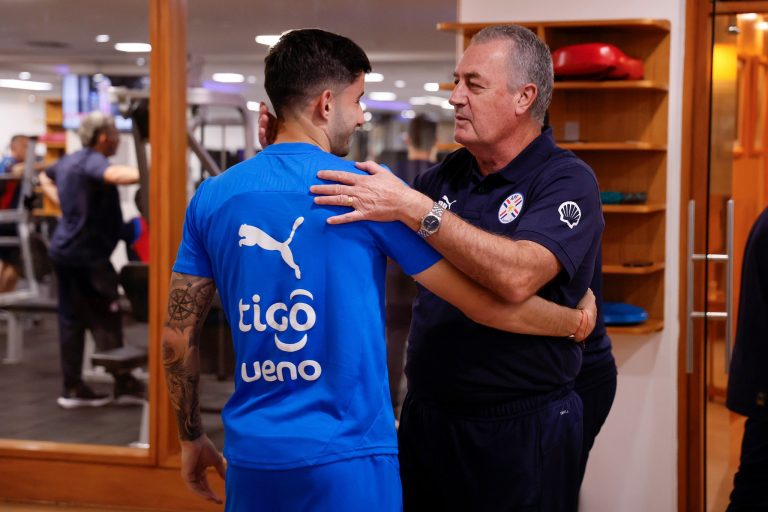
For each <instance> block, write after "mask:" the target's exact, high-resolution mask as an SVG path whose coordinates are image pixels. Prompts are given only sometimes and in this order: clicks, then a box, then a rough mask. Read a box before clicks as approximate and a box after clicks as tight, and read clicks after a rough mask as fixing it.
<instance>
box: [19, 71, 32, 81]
mask: <svg viewBox="0 0 768 512" xmlns="http://www.w3.org/2000/svg"><path fill="white" fill-rule="evenodd" d="M30 78H32V74H31V73H30V72H29V71H22V72H21V73H19V80H29V79H30Z"/></svg>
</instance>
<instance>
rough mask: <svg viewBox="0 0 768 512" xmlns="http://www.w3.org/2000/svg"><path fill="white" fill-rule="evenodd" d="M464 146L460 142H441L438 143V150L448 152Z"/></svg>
mask: <svg viewBox="0 0 768 512" xmlns="http://www.w3.org/2000/svg"><path fill="white" fill-rule="evenodd" d="M463 147H464V146H462V145H461V144H459V143H458V142H447V143H440V144H438V145H437V151H438V152H440V153H446V152H449V151H456V150H457V149H461V148H463Z"/></svg>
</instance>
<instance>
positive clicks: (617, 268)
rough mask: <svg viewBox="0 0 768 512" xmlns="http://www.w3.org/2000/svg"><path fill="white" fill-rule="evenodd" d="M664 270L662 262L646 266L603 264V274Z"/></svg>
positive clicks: (629, 273) (637, 273) (632, 273)
mask: <svg viewBox="0 0 768 512" xmlns="http://www.w3.org/2000/svg"><path fill="white" fill-rule="evenodd" d="M663 270H664V263H653V264H652V265H648V266H647V267H627V266H624V265H608V264H603V274H616V275H644V274H653V273H656V272H661V271H663Z"/></svg>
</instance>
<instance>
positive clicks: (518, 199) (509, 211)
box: [499, 192, 523, 224]
mask: <svg viewBox="0 0 768 512" xmlns="http://www.w3.org/2000/svg"><path fill="white" fill-rule="evenodd" d="M522 209H523V194H521V193H520V192H515V193H514V194H512V195H511V196H509V197H507V198H506V199H505V200H504V202H503V203H501V206H499V222H501V223H502V224H509V223H510V222H512V221H513V220H515V219H516V218H517V216H518V215H520V210H522Z"/></svg>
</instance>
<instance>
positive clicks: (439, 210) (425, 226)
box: [419, 203, 445, 238]
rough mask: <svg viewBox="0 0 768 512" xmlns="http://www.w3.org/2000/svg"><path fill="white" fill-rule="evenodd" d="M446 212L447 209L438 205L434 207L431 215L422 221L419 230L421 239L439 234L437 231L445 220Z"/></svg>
mask: <svg viewBox="0 0 768 512" xmlns="http://www.w3.org/2000/svg"><path fill="white" fill-rule="evenodd" d="M444 211H445V208H443V207H442V206H440V205H439V204H438V203H435V204H433V205H432V209H431V210H429V213H427V214H426V215H425V216H424V217H422V219H421V227H420V228H419V236H420V237H421V238H427V237H428V236H431V235H434V234H435V233H437V230H438V229H440V222H442V220H443V212H444Z"/></svg>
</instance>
